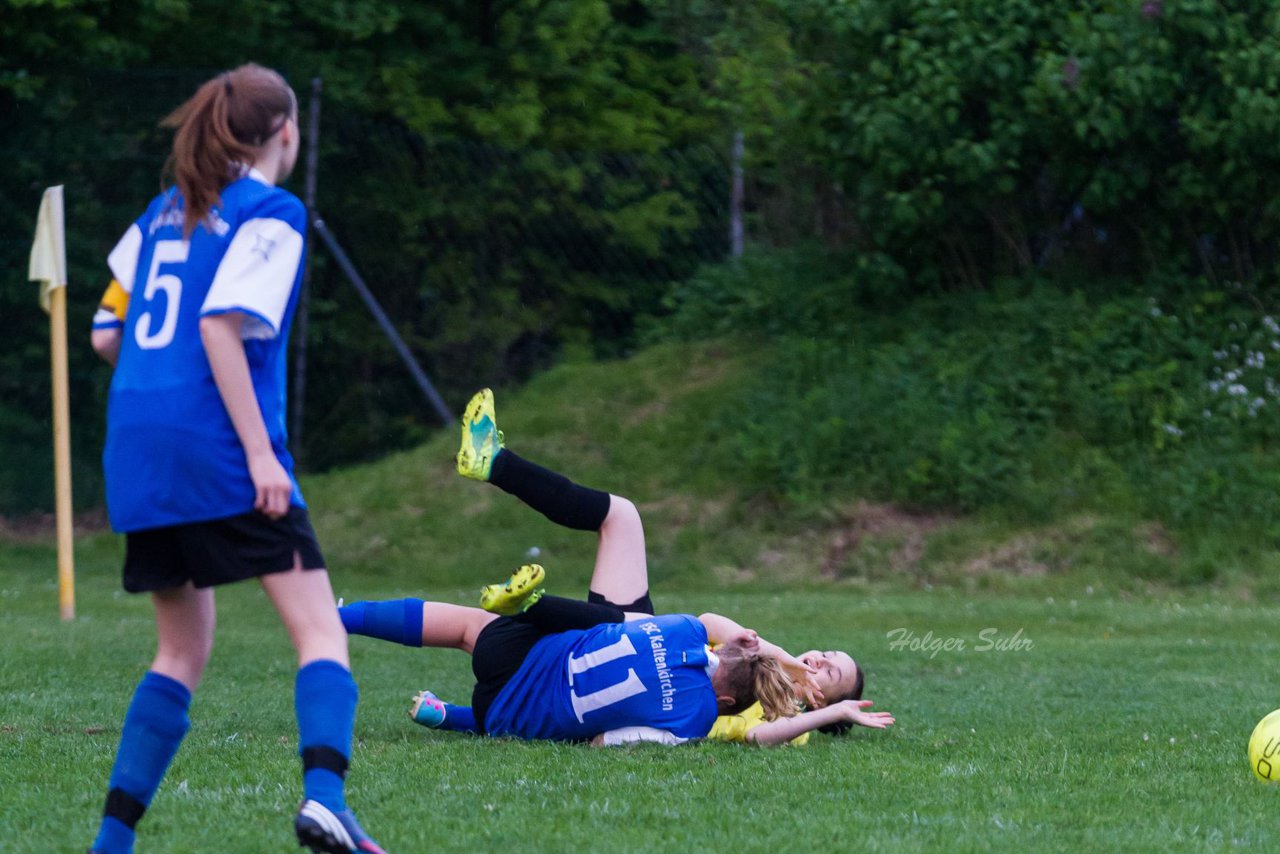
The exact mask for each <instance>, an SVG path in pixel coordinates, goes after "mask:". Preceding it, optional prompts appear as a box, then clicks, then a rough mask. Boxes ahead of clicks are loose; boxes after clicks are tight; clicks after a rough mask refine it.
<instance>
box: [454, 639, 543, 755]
mask: <svg viewBox="0 0 1280 854" xmlns="http://www.w3.org/2000/svg"><path fill="white" fill-rule="evenodd" d="M545 635H546V632H544V631H543V630H542V629H539V628H538V627H536V626H531V625H529V624H528V623H518V622H516V621H515V620H513V619H511V618H510V617H499V618H498V619H496V620H494V621H493V622H491V623H489V625H487V626H485V627H484V628H483V629H481V630H480V634H479V636H477V637H476V645H475V649H473V650H471V672H472V673H474V674H475V677H476V687H475V688H473V689H471V712H472V714H474V715H475V718H476V728H477V729H479V730H480V733H481V734H482V735H483V734H484V731H485V729H484V718H485V715H487V714H488V713H489V707H490V706H492V705H493V701H494V700H495V699H497V697H498V694H499V693H500V692H501V691H502V689H503V688H504V687H505V686H506V684H507V683H508V682H509V681H511V677H512V676H515V675H516V671H517V670H519V669H520V665H522V664H524V660H525V658H526V657H527V656H528V655H529V650H531V649H533V645H534V644H536V643H537V642H538V641H539V640H541V639H542V638H543V637H544V636H545Z"/></svg>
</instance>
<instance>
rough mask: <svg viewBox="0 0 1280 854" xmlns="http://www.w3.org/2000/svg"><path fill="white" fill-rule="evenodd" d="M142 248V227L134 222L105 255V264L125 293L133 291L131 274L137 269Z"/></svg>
mask: <svg viewBox="0 0 1280 854" xmlns="http://www.w3.org/2000/svg"><path fill="white" fill-rule="evenodd" d="M141 249H142V229H141V228H138V224H137V223H136V222H135V223H134V224H133V225H131V226H129V230H128V231H126V232H125V233H124V237H122V238H120V242H119V243H117V244H116V248H115V249H112V250H111V254H110V255H108V256H107V266H108V267H110V268H111V275H113V276H115V279H116V281H117V282H119V283H120V287H122V288H124V292H125V293H126V294H131V293H133V274H134V273H135V272H136V271H137V269H138V252H139V251H140V250H141Z"/></svg>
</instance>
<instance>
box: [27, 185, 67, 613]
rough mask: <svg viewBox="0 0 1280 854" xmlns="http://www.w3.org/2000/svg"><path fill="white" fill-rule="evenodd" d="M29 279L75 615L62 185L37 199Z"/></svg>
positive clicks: (62, 602)
mask: <svg viewBox="0 0 1280 854" xmlns="http://www.w3.org/2000/svg"><path fill="white" fill-rule="evenodd" d="M28 278H30V279H31V280H32V281H36V282H39V283H40V306H41V308H43V309H44V310H45V312H47V313H48V315H49V350H50V352H51V354H52V370H53V468H54V490H55V495H56V510H57V528H58V610H59V612H60V613H61V615H62V619H64V620H72V619H75V616H76V570H75V554H74V551H73V541H72V536H71V533H72V532H71V407H70V404H69V402H68V391H67V387H68V383H67V243H66V234H65V230H64V221H63V210H62V187H61V186H57V187H50V188H49V189H47V190H45V191H44V197H43V198H41V200H40V213H39V214H38V215H37V219H36V237H35V242H34V243H33V244H32V246H31V265H30V268H29V273H28Z"/></svg>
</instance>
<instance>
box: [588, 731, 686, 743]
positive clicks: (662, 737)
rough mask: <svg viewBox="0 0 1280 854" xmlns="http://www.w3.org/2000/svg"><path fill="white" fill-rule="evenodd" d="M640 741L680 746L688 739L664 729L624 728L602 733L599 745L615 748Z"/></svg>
mask: <svg viewBox="0 0 1280 854" xmlns="http://www.w3.org/2000/svg"><path fill="white" fill-rule="evenodd" d="M640 741H652V742H656V743H657V744H681V743H683V742H685V741H688V739H687V738H680V737H679V736H677V735H675V734H674V733H670V732H667V731H666V730H665V729H655V728H653V727H651V726H624V727H621V728H619V729H611V730H609V731H608V732H606V733H602V734H601V742H600V743H601V744H602V745H603V746H604V747H617V746H618V745H620V744H635V743H636V742H640Z"/></svg>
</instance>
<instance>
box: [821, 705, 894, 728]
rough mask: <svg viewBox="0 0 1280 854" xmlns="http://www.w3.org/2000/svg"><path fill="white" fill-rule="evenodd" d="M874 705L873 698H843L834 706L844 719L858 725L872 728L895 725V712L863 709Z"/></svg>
mask: <svg viewBox="0 0 1280 854" xmlns="http://www.w3.org/2000/svg"><path fill="white" fill-rule="evenodd" d="M871 705H873V703H872V701H871V700H841V701H840V702H839V703H836V704H835V705H834V706H832V708H838V709H840V711H841V715H842V717H843V718H844V720H847V721H849V722H851V723H855V724H857V725H858V726H865V727H870V728H871V729H886V728H887V727H890V726H893V723H894V720H893V714H892V713H890V712H865V711H863V709H866V708H869V707H870V706H871Z"/></svg>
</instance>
